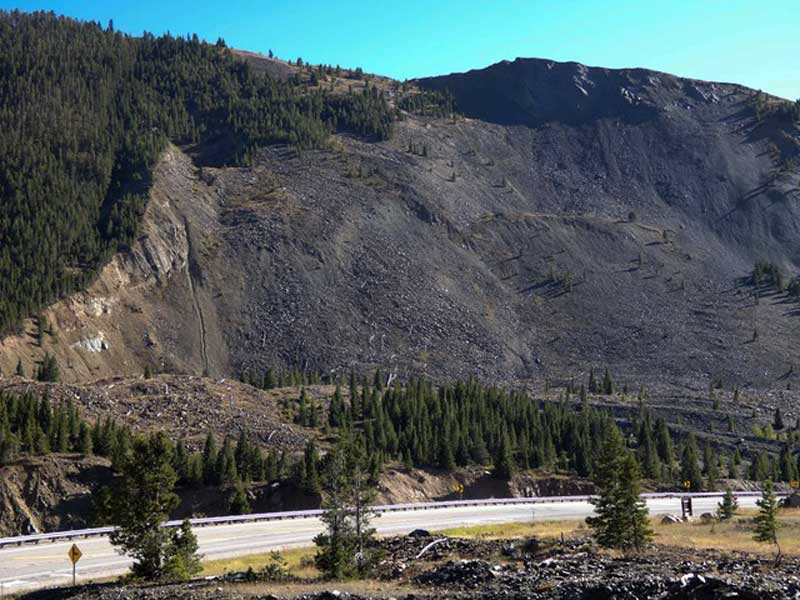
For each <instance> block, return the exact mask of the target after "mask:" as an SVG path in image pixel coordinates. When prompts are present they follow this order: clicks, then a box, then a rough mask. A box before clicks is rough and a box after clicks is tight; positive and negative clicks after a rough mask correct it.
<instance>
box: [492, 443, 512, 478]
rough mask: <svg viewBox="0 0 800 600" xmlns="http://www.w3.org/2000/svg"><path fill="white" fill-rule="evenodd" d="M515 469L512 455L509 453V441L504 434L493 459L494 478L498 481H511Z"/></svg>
mask: <svg viewBox="0 0 800 600" xmlns="http://www.w3.org/2000/svg"><path fill="white" fill-rule="evenodd" d="M516 468H517V467H516V464H515V463H514V455H513V453H512V451H511V441H510V440H509V438H508V434H507V433H504V434H503V436H502V438H501V442H500V446H499V447H498V449H497V453H496V454H495V457H494V476H495V477H497V478H498V479H511V477H513V475H514V473H515V471H516Z"/></svg>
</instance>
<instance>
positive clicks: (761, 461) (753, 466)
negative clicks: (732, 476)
mask: <svg viewBox="0 0 800 600" xmlns="http://www.w3.org/2000/svg"><path fill="white" fill-rule="evenodd" d="M771 470H772V469H771V468H770V464H769V454H767V451H766V450H762V451H761V452H759V453H758V455H757V456H756V458H755V459H754V460H753V461H752V462H751V463H750V479H752V480H753V481H764V480H765V479H768V478H769V477H770V474H771Z"/></svg>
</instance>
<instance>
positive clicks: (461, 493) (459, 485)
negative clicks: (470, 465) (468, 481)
mask: <svg viewBox="0 0 800 600" xmlns="http://www.w3.org/2000/svg"><path fill="white" fill-rule="evenodd" d="M453 491H454V492H455V493H456V494H458V499H459V500H461V498H463V497H464V484H463V483H457V484H456V485H455V486H454V487H453Z"/></svg>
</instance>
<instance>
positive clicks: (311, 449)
mask: <svg viewBox="0 0 800 600" xmlns="http://www.w3.org/2000/svg"><path fill="white" fill-rule="evenodd" d="M303 461H304V464H305V481H304V482H303V490H304V491H305V493H306V494H308V495H311V496H317V495H319V493H320V492H321V490H322V485H321V483H320V478H319V470H318V467H317V465H318V464H319V453H318V452H317V448H316V445H315V444H314V441H313V440H309V441H308V442H307V443H306V448H305V452H304V455H303Z"/></svg>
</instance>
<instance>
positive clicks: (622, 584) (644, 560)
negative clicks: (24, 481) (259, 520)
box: [25, 537, 800, 600]
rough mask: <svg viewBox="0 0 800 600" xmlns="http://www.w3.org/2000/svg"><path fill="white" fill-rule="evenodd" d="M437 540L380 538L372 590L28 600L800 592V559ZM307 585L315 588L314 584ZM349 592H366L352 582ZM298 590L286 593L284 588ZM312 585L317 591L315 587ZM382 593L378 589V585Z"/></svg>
mask: <svg viewBox="0 0 800 600" xmlns="http://www.w3.org/2000/svg"><path fill="white" fill-rule="evenodd" d="M435 539H436V538H431V537H419V538H411V537H403V538H391V539H387V540H383V541H382V542H381V544H382V547H383V550H384V553H385V554H384V559H383V561H382V563H381V565H380V568H379V569H378V570H377V575H376V576H377V577H378V580H377V581H371V582H368V584H365V585H364V589H369V590H372V591H370V592H369V593H367V594H364V595H360V594H358V593H345V592H340V591H336V589H337V584H336V583H330V584H325V585H324V587H325V588H327V591H319V590H320V585H319V582H310V581H302V580H295V579H293V578H291V577H289V578H288V580H287V579H284V580H283V581H281V582H278V583H275V586H277V587H276V589H279V590H282V593H281V595H273V593H272V592H273V591H275V590H273V589H272V584H273V582H272V581H270V580H268V578H267V577H266V575H265V574H264V573H258V572H252V571H250V572H247V573H232V574H227V575H225V576H223V577H214V578H207V579H203V580H199V581H194V582H191V583H186V584H169V585H146V586H145V585H121V584H109V585H102V586H87V587H83V588H80V589H76V590H64V591H60V592H59V591H53V590H48V591H46V592H45V591H42V592H37V593H34V594H30V595H28V596H26V597H25V600H40V599H44V598H47V599H51V598H58V599H60V600H67V599H69V600H101V599H102V600H106V599H109V600H166V599H172V598H174V599H177V600H238V599H240V598H253V599H255V598H258V599H264V600H267V599H269V600H279V599H283V598H295V599H296V600H306V599H307V600H312V599H313V600H325V599H333V598H340V599H349V600H372V599H377V598H398V599H400V598H402V599H404V600H412V599H414V600H423V599H426V598H430V599H437V600H438V599H450V598H452V599H464V598H481V599H485V600H495V599H515V598H531V599H547V600H556V599H558V600H566V599H576V598H577V599H586V600H589V599H592V600H594V599H601V600H602V599H629V600H634V599H722V598H739V599H783V598H800V569H799V567H800V560H798V559H797V558H789V559H785V560H784V561H783V562H782V563H781V564H780V565H778V566H776V565H775V564H774V562H773V561H772V560H769V559H766V558H764V557H756V556H753V555H748V554H744V553H736V552H726V553H723V552H720V551H717V550H687V549H685V548H681V549H678V548H670V547H664V546H652V547H650V548H648V549H647V550H645V551H643V552H641V553H638V554H634V555H627V556H626V555H621V554H618V553H611V552H608V551H603V550H600V549H598V548H596V547H594V546H593V545H592V544H591V542H590V541H589V540H588V539H578V540H569V541H567V542H565V543H557V542H556V543H554V542H551V541H541V540H537V539H535V538H531V539H527V540H492V541H484V540H478V541H476V540H463V539H453V538H451V539H446V540H445V541H441V542H439V543H437V544H435V545H433V546H432V547H431V548H430V549H428V550H427V551H426V552H425V553H424V554H423V555H422V556H421V557H419V558H417V557H418V556H419V554H420V553H421V551H422V550H423V548H425V547H426V546H428V545H429V544H430V543H431V542H433V541H435ZM305 584H307V585H305ZM347 588H348V589H358V586H357V585H356V586H355V587H354V586H353V584H352V583H350V584H347ZM287 589H288V590H296V591H294V592H288V595H286V594H287V592H286V591H285V590H287ZM311 589H313V590H314V591H313V592H309V591H308V590H311ZM375 590H378V591H375Z"/></svg>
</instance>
